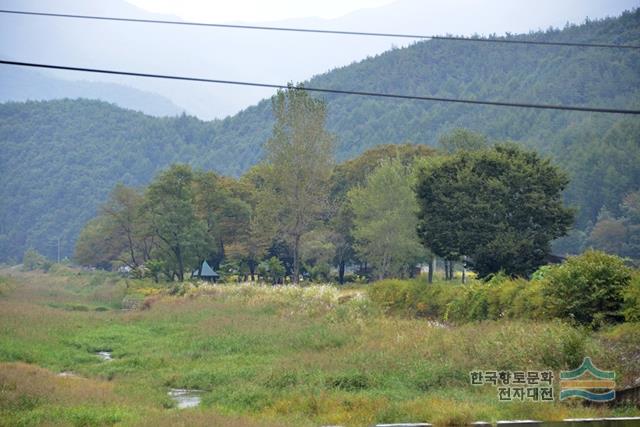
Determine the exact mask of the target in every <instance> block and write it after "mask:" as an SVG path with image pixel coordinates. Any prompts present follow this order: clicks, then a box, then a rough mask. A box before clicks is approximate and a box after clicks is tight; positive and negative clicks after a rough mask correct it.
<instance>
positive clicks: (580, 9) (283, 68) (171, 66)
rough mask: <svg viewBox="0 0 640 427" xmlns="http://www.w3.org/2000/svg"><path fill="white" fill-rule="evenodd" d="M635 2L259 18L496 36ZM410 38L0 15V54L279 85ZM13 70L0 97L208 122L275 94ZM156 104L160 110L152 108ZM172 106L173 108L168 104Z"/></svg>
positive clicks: (112, 3)
mask: <svg viewBox="0 0 640 427" xmlns="http://www.w3.org/2000/svg"><path fill="white" fill-rule="evenodd" d="M637 5H638V2H637V0H636V1H631V0H589V1H584V0H566V1H562V2H558V1H554V0H538V1H535V2H534V1H527V2H520V1H519V2H508V1H501V0H488V1H483V2H477V1H473V0H453V1H447V2H435V1H423V0H398V1H396V2H394V3H392V4H389V5H387V6H382V7H378V8H373V9H363V10H359V11H356V12H353V13H350V14H348V15H345V16H343V17H340V18H337V19H329V20H327V19H319V18H306V19H294V20H287V21H280V22H268V23H261V24H263V25H276V26H295V27H307V28H311V27H314V28H327V29H342V30H369V31H381V32H402V33H416V34H446V33H453V34H461V35H473V34H480V35H489V34H492V33H496V34H498V35H501V34H504V33H506V32H513V33H515V32H528V31H530V30H536V29H545V28H548V27H549V26H556V27H562V26H564V25H565V24H566V23H567V22H581V21H583V20H584V19H585V18H586V17H590V18H599V17H604V16H608V15H616V14H619V13H620V12H621V11H622V10H625V9H629V8H632V7H634V6H637ZM0 7H1V8H3V9H15V10H26V11H43V12H58V13H76V14H93V15H104V16H121V17H134V18H150V19H154V18H155V19H172V20H179V18H177V17H175V16H164V15H157V14H153V13H149V12H146V11H144V10H141V9H139V8H137V7H135V6H133V5H131V4H129V3H127V2H125V1H123V0H104V1H100V2H85V1H80V0H39V1H35V0H2V1H0ZM507 17H508V18H507ZM410 43H411V40H407V39H387V38H366V37H345V36H334V35H317V34H316V35H314V34H295V35H294V34H292V33H277V32H264V31H261V32H260V31H242V30H230V29H216V28H193V27H181V26H165V25H147V24H136V23H118V22H100V21H86V20H70V19H59V18H47V17H35V16H16V15H0V53H1V54H2V57H3V58H9V59H13V60H22V61H32V62H44V63H52V64H64V65H72V66H86V67H95V68H107V69H122V70H130V71H140V72H154V73H166V74H176V75H187V76H199V77H209V78H216V79H228V80H246V81H259V82H267V83H279V84H282V83H286V82H289V81H292V82H298V81H303V80H306V79H309V78H310V77H312V76H314V75H317V74H320V73H322V72H325V71H327V70H329V69H333V68H336V67H340V66H344V65H347V64H350V63H352V62H354V61H358V60H361V59H363V58H366V57H367V56H371V55H375V54H378V53H380V52H383V51H385V50H388V49H390V48H391V47H392V46H398V47H400V46H405V45H407V44H410ZM12 69H13V70H12ZM15 69H17V68H16V67H8V66H5V67H3V68H2V69H1V70H0V87H2V88H3V90H2V92H3V93H2V94H1V95H0V100H8V99H13V100H24V99H51V98H52V97H63V96H68V97H78V96H83V97H89V98H94V97H96V98H99V99H103V100H107V101H109V102H116V103H118V104H119V105H122V106H124V107H126V108H133V109H140V110H142V111H144V112H146V113H149V114H154V115H165V114H169V115H172V114H175V113H176V112H179V111H181V110H185V111H187V112H188V113H191V114H195V115H197V116H199V117H200V118H203V119H211V118H214V117H225V116H227V115H230V114H233V113H235V112H237V111H239V110H241V109H244V108H246V107H248V106H250V105H252V104H254V103H256V102H257V101H259V100H260V99H262V98H265V97H268V96H270V95H271V94H272V93H273V91H272V90H270V89H257V88H247V87H238V86H221V85H213V84H204V83H187V82H175V81H164V80H155V79H142V78H130V77H117V76H103V75H87V74H81V73H75V72H56V73H53V72H48V73H46V72H43V73H40V74H38V75H34V74H30V75H27V74H25V75H23V76H20V77H18V75H17V74H16V73H15V71H14V70H15ZM18 70H19V71H21V70H22V69H18ZM25 76H26V77H25ZM46 76H55V77H56V78H57V79H66V80H71V81H75V80H86V81H99V82H109V83H118V84H121V85H124V86H126V87H121V88H118V90H117V91H120V92H122V96H121V97H120V98H121V99H131V98H135V99H138V100H139V101H136V102H137V104H135V103H134V104H133V105H130V104H127V103H126V102H125V103H122V102H121V101H120V100H118V99H113V97H111V98H110V97H108V96H106V95H105V91H104V90H100V89H99V88H91V87H90V85H89V86H87V85H86V84H85V86H84V88H83V89H82V90H80V91H78V90H75V91H74V90H71V89H60V90H48V89H47V87H48V86H49V87H50V86H57V87H62V85H61V83H60V82H56V81H53V80H52V81H51V82H50V83H49V84H43V83H42V82H43V80H42V79H43V78H45V77H46ZM31 77H33V78H34V79H36V80H37V81H39V82H40V84H39V85H32V86H33V87H41V88H42V93H41V95H40V96H38V95H39V94H38V92H37V91H34V90H33V89H32V90H31V91H30V92H29V93H28V96H25V95H24V93H22V94H21V93H20V92H21V91H20V90H19V88H20V87H25V86H29V85H28V84H26V82H27V81H28V78H31ZM25 79H27V80H25ZM128 87H132V88H135V89H138V90H142V91H145V92H153V93H156V94H158V95H161V96H162V97H164V98H167V99H168V100H170V102H168V101H165V100H162V101H159V99H160V98H157V97H153V96H148V98H147V97H145V96H142V95H141V94H140V93H139V92H138V93H135V94H134V93H132V94H131V95H128V96H127V95H124V93H126V92H127V88H128ZM112 88H114V89H115V87H112ZM34 92H35V93H34ZM107 92H109V91H107ZM21 95H22V96H21ZM158 102H160V103H161V104H163V105H166V106H167V107H166V108H160V109H158V108H157V104H158ZM171 103H173V104H175V105H176V106H177V107H175V108H174V107H173V106H170V104H171Z"/></svg>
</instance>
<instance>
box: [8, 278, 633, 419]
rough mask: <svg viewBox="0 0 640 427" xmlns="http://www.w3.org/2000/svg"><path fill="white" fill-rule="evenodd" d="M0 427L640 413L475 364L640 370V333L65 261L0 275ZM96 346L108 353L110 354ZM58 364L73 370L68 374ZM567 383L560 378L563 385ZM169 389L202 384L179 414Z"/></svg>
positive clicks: (621, 372)
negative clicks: (494, 380) (473, 375)
mask: <svg viewBox="0 0 640 427" xmlns="http://www.w3.org/2000/svg"><path fill="white" fill-rule="evenodd" d="M0 275H1V279H0V425H2V426H31V425H73V426H85V425H87V426H88V425H125V426H128V425H153V426H162V425H185V426H187V425H189V426H191V425H230V426H231V425H232V426H245V425H246V426H250V425H251V426H253V425H259V426H260V425H264V426H270V425H289V426H318V425H344V426H367V425H372V424H375V423H383V422H388V423H390V422H409V421H412V422H419V421H428V422H432V423H434V424H438V425H463V424H465V423H469V422H473V421H478V420H485V421H496V420H502V419H543V420H559V419H563V418H580V417H593V416H597V417H600V416H613V415H620V416H623V415H626V416H631V415H635V416H637V415H640V410H638V409H637V408H632V407H609V406H602V405H590V406H586V405H583V404H582V403H581V402H576V401H573V402H558V401H557V400H556V401H555V402H553V403H540V402H531V401H529V402H527V401H524V402H500V401H499V400H498V397H497V390H496V388H495V387H493V386H490V385H486V386H480V387H474V386H471V385H470V380H469V372H470V371H472V370H477V369H480V370H513V371H516V370H548V369H551V370H553V371H554V372H555V373H556V375H557V373H558V371H559V370H563V369H572V368H575V367H576V366H577V365H578V364H579V363H580V362H581V360H582V358H583V357H584V356H590V357H591V358H592V359H593V361H594V363H595V364H596V366H598V367H600V368H603V369H607V370H615V371H616V373H617V374H618V382H619V383H620V384H621V385H622V384H629V383H631V382H632V381H633V379H635V378H638V377H640V362H639V361H640V350H639V349H640V327H638V324H637V323H633V322H629V323H623V324H620V325H618V326H609V327H604V328H601V329H599V330H597V331H593V330H590V329H584V328H579V327H574V326H570V325H568V324H566V323H563V322H560V321H547V320H536V319H528V320H509V319H501V320H486V321H479V322H477V321H476V322H466V323H459V324H447V323H441V322H434V321H429V320H428V319H427V318H425V317H418V316H413V315H406V314H397V313H391V312H389V311H388V310H385V309H384V307H380V305H379V304H377V303H374V302H373V301H372V300H371V299H369V288H368V287H350V288H349V287H346V288H339V287H336V286H329V285H326V286H318V285H314V286H308V287H291V286H274V287H271V286H257V285H236V284H228V285H201V286H195V285H193V284H186V285H184V286H183V287H182V286H179V287H176V286H175V285H173V284H172V285H169V284H164V285H163V284H155V283H153V282H152V281H147V280H129V279H123V278H120V277H119V276H117V275H114V274H109V273H103V272H82V271H79V270H74V269H69V268H66V267H60V266H55V267H54V268H53V270H52V271H51V272H49V273H46V274H45V273H40V272H30V273H26V272H19V271H18V270H15V269H11V270H10V269H5V270H2V271H0ZM99 351H108V352H111V354H112V357H113V360H111V361H104V360H102V359H101V358H100V357H99V356H98V355H97V352H99ZM61 373H65V375H64V376H61V375H60V374H61ZM556 385H557V384H556ZM171 388H188V389H197V390H201V391H202V393H201V396H202V402H201V404H200V405H199V406H197V407H195V408H189V409H179V408H177V406H176V403H175V402H174V401H173V400H172V399H171V398H170V397H169V395H168V391H169V390H170V389H171Z"/></svg>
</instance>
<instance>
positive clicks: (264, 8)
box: [127, 0, 394, 22]
mask: <svg viewBox="0 0 640 427" xmlns="http://www.w3.org/2000/svg"><path fill="white" fill-rule="evenodd" d="M127 1H128V2H129V3H131V4H133V5H135V6H138V7H140V8H142V9H145V10H148V11H150V12H154V13H162V14H169V15H175V16H178V17H180V18H182V19H184V20H189V21H198V20H214V21H218V22H233V21H248V22H260V21H280V20H285V19H292V18H306V17H318V18H325V19H333V18H337V17H340V16H343V15H346V14H348V13H350V12H353V11H356V10H358V9H364V8H372V7H379V6H383V5H386V4H389V3H393V1H394V0H322V1H309V0H268V1H265V0H232V1H228V0H223V1H221V0H213V1H211V0H180V1H175V0H127Z"/></svg>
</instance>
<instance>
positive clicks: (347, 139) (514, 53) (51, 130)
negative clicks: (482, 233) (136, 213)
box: [0, 10, 640, 261]
mask: <svg viewBox="0 0 640 427" xmlns="http://www.w3.org/2000/svg"><path fill="white" fill-rule="evenodd" d="M511 37H513V38H521V39H527V40H558V41H562V40H569V39H570V40H573V41H582V42H613V43H629V44H639V43H640V10H635V11H633V12H627V13H625V14H623V15H622V16H620V17H618V18H610V19H606V20H602V21H590V22H586V23H584V24H582V25H579V26H568V27H567V28H564V29H562V30H556V29H553V30H548V31H545V32H536V33H530V34H527V35H518V36H511ZM639 69H640V54H639V53H637V52H635V51H630V50H613V49H606V50H605V49H596V48H591V49H585V48H569V47H566V48H557V47H553V48H551V47H545V46H520V45H513V46H512V45H504V46H502V45H501V46H495V45H491V46H489V45H488V44H484V43H477V44H474V43H456V42H445V41H427V42H420V43H416V44H414V45H412V46H410V47H408V48H405V49H395V50H392V51H389V52H386V53H384V54H382V55H379V56H376V57H374V58H369V59H367V60H364V61H362V62H359V63H355V64H352V65H349V66H347V67H343V68H340V69H336V70H333V71H331V72H328V73H326V74H324V75H321V76H317V77H314V78H313V79H311V80H310V81H309V82H307V83H306V84H308V85H309V86H315V87H329V88H334V89H352V90H366V91H380V92H393V93H407V94H418V95H432V96H443V97H463V98H476V99H490V100H502V101H507V100H509V101H520V102H538V103H545V104H571V105H591V106H603V107H614V106H615V107H620V108H636V109H637V108H638V107H639V106H640V73H638V70H639ZM324 98H325V100H326V103H327V128H328V130H329V131H330V132H332V133H334V134H335V135H336V137H337V141H336V144H337V147H336V148H337V150H336V156H337V158H338V160H339V161H343V160H346V159H350V158H353V157H355V156H357V155H358V154H360V153H362V152H363V151H364V150H366V149H367V148H371V147H373V146H376V145H379V144H398V143H406V142H409V143H414V144H426V145H432V146H433V145H436V144H437V141H438V140H439V139H440V137H441V136H442V135H444V134H446V133H448V132H450V131H451V130H453V129H455V128H467V129H471V130H473V131H475V132H480V133H482V134H485V135H487V136H488V137H489V138H491V139H492V140H506V139H510V140H514V141H517V142H520V143H522V144H524V145H525V146H527V147H529V148H533V149H535V150H537V151H539V152H541V153H542V154H545V155H551V156H552V157H553V158H554V159H555V160H556V164H558V165H559V166H560V167H561V168H562V169H564V170H566V171H567V172H568V173H569V176H570V178H571V182H570V184H569V186H568V188H567V189H566V190H565V193H564V197H565V200H566V202H568V203H569V204H571V205H574V206H576V207H577V208H578V213H577V217H576V218H577V221H576V226H577V229H578V231H576V232H574V233H573V235H572V238H573V241H569V242H567V241H565V243H564V246H561V247H562V248H564V250H576V248H579V247H581V246H582V245H583V244H584V241H585V239H586V237H585V236H586V235H587V234H589V233H590V231H591V228H593V227H594V225H595V224H596V222H598V221H599V219H600V220H603V219H607V218H609V219H610V220H611V221H619V222H621V221H624V214H625V208H624V206H625V203H624V200H625V197H627V195H628V194H630V193H632V192H633V191H636V190H638V188H639V187H640V142H639V141H640V120H639V119H637V118H627V117H623V116H620V115H604V114H600V115H596V114H587V113H578V112H556V111H537V110H520V109H505V108H499V107H494V108H488V107H476V106H460V105H453V104H439V103H430V102H408V101H390V100H383V99H375V98H363V97H357V96H342V95H340V96H338V95H335V96H334V95H327V96H325V97H324ZM212 102H215V100H212ZM273 123H274V120H273V114H272V112H271V102H270V101H269V100H264V101H262V102H260V103H259V104H258V105H256V106H253V107H250V108H248V109H246V110H244V111H242V112H240V113H238V114H237V115H235V116H233V117H229V118H227V119H225V120H218V121H213V122H204V121H201V120H198V119H196V118H193V117H189V116H185V115H183V116H179V117H174V118H154V117H150V116H146V115H144V114H141V113H137V112H133V111H129V110H124V109H121V108H118V107H116V106H114V105H110V104H107V103H103V102H98V101H88V100H59V101H46V102H26V103H5V104H2V105H0V144H1V146H2V150H1V151H0V167H1V168H2V171H3V174H2V183H1V185H0V197H1V198H2V201H3V203H2V205H1V206H0V259H2V260H5V261H6V260H9V259H14V260H17V259H20V257H21V256H22V254H23V252H24V251H25V249H26V248H27V247H34V248H36V249H37V250H38V251H39V252H41V253H44V254H46V255H47V256H49V257H52V258H55V256H56V250H57V246H58V239H60V247H61V253H62V255H63V256H70V255H71V254H72V251H73V246H74V242H75V240H76V238H77V236H78V234H79V232H80V230H81V228H82V227H83V226H84V224H85V223H86V221H87V220H89V219H90V218H92V217H93V216H94V215H95V214H96V210H97V207H98V205H99V204H100V203H102V202H104V201H105V200H106V199H107V194H108V193H109V191H110V190H111V189H112V188H113V186H114V185H115V184H116V183H117V182H122V183H124V184H126V185H128V186H143V185H146V184H147V183H148V182H150V180H151V179H152V178H153V177H154V176H155V175H156V174H157V172H158V171H160V170H161V169H164V168H166V167H167V166H168V165H169V164H171V163H174V162H183V163H188V164H190V165H192V166H194V167H196V168H202V169H205V170H214V171H216V172H218V173H221V174H225V175H231V176H239V175H241V174H242V173H244V172H245V171H246V170H247V169H248V168H249V167H250V166H252V165H253V164H255V163H257V162H258V161H259V160H260V159H261V158H262V150H261V147H262V146H263V144H264V143H265V141H266V140H267V139H268V138H269V136H270V135H271V133H272V129H273Z"/></svg>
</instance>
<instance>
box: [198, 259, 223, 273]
mask: <svg viewBox="0 0 640 427" xmlns="http://www.w3.org/2000/svg"><path fill="white" fill-rule="evenodd" d="M219 276H220V275H219V274H218V273H216V272H215V271H213V268H211V266H210V265H209V263H208V262H207V261H202V266H201V267H200V275H199V277H219Z"/></svg>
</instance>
